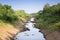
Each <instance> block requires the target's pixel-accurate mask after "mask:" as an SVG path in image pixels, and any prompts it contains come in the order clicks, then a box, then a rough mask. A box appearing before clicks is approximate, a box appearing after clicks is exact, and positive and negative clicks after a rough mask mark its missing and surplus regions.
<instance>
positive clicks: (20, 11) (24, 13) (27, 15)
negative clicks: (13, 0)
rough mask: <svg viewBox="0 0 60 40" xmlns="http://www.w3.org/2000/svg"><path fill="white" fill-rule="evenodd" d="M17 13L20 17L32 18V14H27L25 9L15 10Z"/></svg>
mask: <svg viewBox="0 0 60 40" xmlns="http://www.w3.org/2000/svg"><path fill="white" fill-rule="evenodd" d="M15 15H17V16H18V18H19V19H21V18H24V19H26V20H28V19H29V18H30V15H29V14H27V13H26V12H25V11H24V10H18V11H15Z"/></svg>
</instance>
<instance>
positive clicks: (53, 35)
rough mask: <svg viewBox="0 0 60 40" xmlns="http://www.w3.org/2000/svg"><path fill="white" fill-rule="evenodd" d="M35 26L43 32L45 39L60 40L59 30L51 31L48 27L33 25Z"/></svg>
mask: <svg viewBox="0 0 60 40" xmlns="http://www.w3.org/2000/svg"><path fill="white" fill-rule="evenodd" d="M35 27H37V28H39V29H40V31H41V32H42V33H43V34H44V37H45V38H46V40H60V31H59V30H55V31H51V30H49V29H41V28H40V27H39V26H38V25H37V24H36V25H35Z"/></svg>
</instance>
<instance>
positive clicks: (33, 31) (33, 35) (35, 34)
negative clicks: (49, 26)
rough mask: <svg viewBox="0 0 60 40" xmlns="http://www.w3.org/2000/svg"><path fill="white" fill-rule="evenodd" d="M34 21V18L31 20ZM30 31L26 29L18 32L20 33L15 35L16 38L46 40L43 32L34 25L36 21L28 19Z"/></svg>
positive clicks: (19, 39)
mask: <svg viewBox="0 0 60 40" xmlns="http://www.w3.org/2000/svg"><path fill="white" fill-rule="evenodd" d="M32 20H33V21H34V19H33V18H32V19H31V21H32ZM25 26H26V27H27V28H28V29H29V30H30V31H28V30H27V31H25V32H21V33H18V35H16V36H15V38H14V39H15V40H45V38H44V36H43V34H42V33H41V32H39V29H37V28H35V27H34V23H32V22H30V21H28V23H26V25H25Z"/></svg>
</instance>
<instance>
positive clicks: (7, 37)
mask: <svg viewBox="0 0 60 40" xmlns="http://www.w3.org/2000/svg"><path fill="white" fill-rule="evenodd" d="M25 22H26V20H20V21H18V22H17V23H16V24H14V25H12V24H9V23H4V24H2V25H0V40H13V38H14V36H15V35H16V34H18V33H19V32H21V31H24V30H26V28H25V27H24V23H25Z"/></svg>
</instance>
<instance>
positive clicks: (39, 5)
mask: <svg viewBox="0 0 60 40" xmlns="http://www.w3.org/2000/svg"><path fill="white" fill-rule="evenodd" d="M0 3H1V4H3V5H4V4H7V5H10V6H12V8H13V9H14V10H24V11H25V12H27V13H29V14H31V13H36V12H38V11H39V10H42V9H43V7H44V5H45V4H47V3H48V4H50V5H54V4H57V3H60V0H1V1H0Z"/></svg>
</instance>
